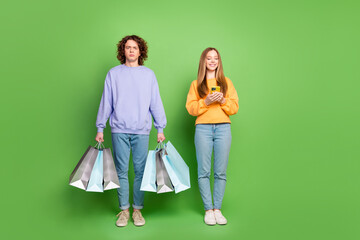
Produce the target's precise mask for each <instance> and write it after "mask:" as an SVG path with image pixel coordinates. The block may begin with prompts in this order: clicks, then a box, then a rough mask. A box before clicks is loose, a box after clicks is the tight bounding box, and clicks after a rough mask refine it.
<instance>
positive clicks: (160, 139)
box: [157, 133, 165, 142]
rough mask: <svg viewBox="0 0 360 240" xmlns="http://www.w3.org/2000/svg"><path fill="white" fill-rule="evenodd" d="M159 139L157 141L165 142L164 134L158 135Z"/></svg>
mask: <svg viewBox="0 0 360 240" xmlns="http://www.w3.org/2000/svg"><path fill="white" fill-rule="evenodd" d="M157 137H158V139H157V141H158V142H163V141H164V140H165V135H164V133H158V136H157Z"/></svg>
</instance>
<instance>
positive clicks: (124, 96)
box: [95, 35, 166, 227]
mask: <svg viewBox="0 0 360 240" xmlns="http://www.w3.org/2000/svg"><path fill="white" fill-rule="evenodd" d="M117 48H118V50H117V51H118V55H117V58H118V59H119V61H120V62H121V65H119V66H116V67H114V68H112V69H110V71H109V72H108V73H107V75H106V78H105V85H104V91H103V94H102V98H101V102H100V107H99V111H98V115H97V119H96V127H97V135H96V137H95V140H96V141H98V142H103V141H104V134H103V130H104V128H105V127H106V122H107V120H108V119H109V118H110V119H109V124H110V127H111V137H112V144H113V150H114V160H115V166H116V170H117V173H118V177H119V181H120V188H118V190H117V192H118V197H119V206H120V209H121V212H120V213H119V214H118V215H117V216H118V219H117V221H116V225H117V226H119V227H124V226H126V225H127V223H128V220H129V217H130V213H129V208H130V203H129V180H128V170H129V157H130V150H131V151H132V156H133V165H134V172H135V178H134V185H133V204H132V207H133V210H134V211H133V215H132V218H133V220H134V225H135V226H143V225H144V224H145V219H144V218H143V216H142V214H141V212H140V209H142V208H143V203H144V192H142V191H140V185H141V181H142V177H143V173H144V168H145V162H146V158H147V152H148V146H149V134H150V130H151V127H152V118H153V119H154V126H155V128H156V129H157V132H158V133H157V141H158V142H160V141H164V140H165V136H164V133H163V129H164V128H165V126H166V116H165V111H164V107H163V104H162V101H161V97H160V92H159V87H158V83H157V80H156V77H155V74H154V72H153V71H152V70H151V69H149V68H147V67H145V66H143V64H144V61H145V60H146V59H147V44H146V42H145V41H144V39H142V38H140V37H138V36H136V35H131V36H126V37H124V38H123V39H122V40H121V41H120V42H119V43H118V45H117Z"/></svg>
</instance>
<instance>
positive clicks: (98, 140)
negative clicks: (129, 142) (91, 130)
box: [95, 132, 104, 142]
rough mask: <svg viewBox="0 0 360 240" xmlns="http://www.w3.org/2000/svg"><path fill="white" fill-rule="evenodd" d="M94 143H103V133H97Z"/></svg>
mask: <svg viewBox="0 0 360 240" xmlns="http://www.w3.org/2000/svg"><path fill="white" fill-rule="evenodd" d="M95 141H97V142H103V141H104V133H102V132H98V133H97V134H96V137H95Z"/></svg>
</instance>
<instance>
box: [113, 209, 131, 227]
mask: <svg viewBox="0 0 360 240" xmlns="http://www.w3.org/2000/svg"><path fill="white" fill-rule="evenodd" d="M116 216H117V217H119V218H118V220H117V221H116V226H118V227H125V226H126V225H127V224H128V221H129V218H130V213H129V211H121V212H119V213H118V215H116Z"/></svg>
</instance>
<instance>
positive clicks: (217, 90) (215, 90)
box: [210, 86, 220, 93]
mask: <svg viewBox="0 0 360 240" xmlns="http://www.w3.org/2000/svg"><path fill="white" fill-rule="evenodd" d="M213 92H220V86H212V87H211V91H210V93H213Z"/></svg>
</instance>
